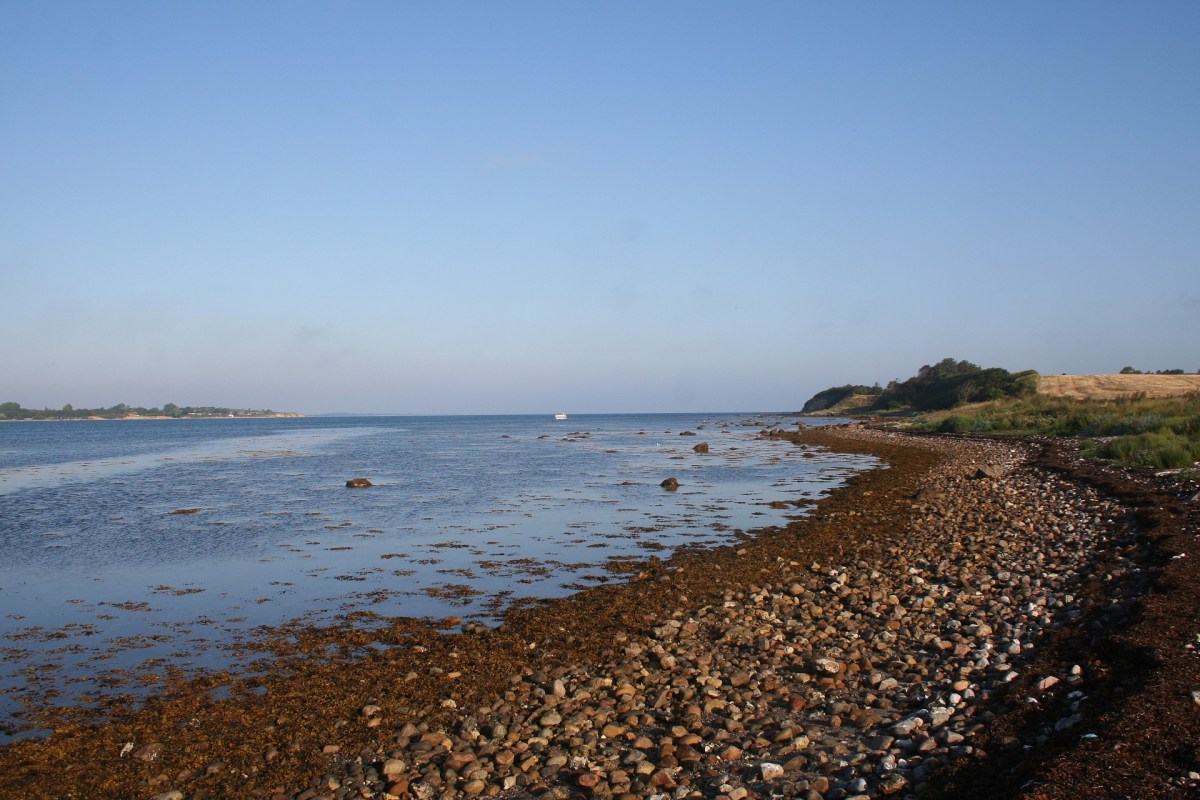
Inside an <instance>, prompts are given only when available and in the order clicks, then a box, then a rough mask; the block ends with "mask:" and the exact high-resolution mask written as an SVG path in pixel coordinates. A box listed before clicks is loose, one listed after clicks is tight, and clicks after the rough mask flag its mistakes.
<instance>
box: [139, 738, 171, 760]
mask: <svg viewBox="0 0 1200 800" xmlns="http://www.w3.org/2000/svg"><path fill="white" fill-rule="evenodd" d="M164 749H165V747H164V745H163V743H162V742H151V743H150V744H148V745H146V746H145V747H140V748H138V749H137V750H134V751H133V757H134V758H136V759H137V760H138V761H153V760H154V759H156V758H158V757H159V756H160V755H161V754H162V751H163V750H164Z"/></svg>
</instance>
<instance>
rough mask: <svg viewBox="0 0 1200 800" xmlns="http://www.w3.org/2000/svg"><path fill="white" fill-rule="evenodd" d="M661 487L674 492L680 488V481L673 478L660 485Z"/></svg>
mask: <svg viewBox="0 0 1200 800" xmlns="http://www.w3.org/2000/svg"><path fill="white" fill-rule="evenodd" d="M659 486H661V487H662V488H664V489H667V490H669V491H672V492H673V491H675V490H676V489H678V488H679V481H678V480H677V479H676V478H674V477H671V478H667V479H666V480H665V481H663V482H662V483H660V484H659Z"/></svg>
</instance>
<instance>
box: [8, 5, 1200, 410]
mask: <svg viewBox="0 0 1200 800" xmlns="http://www.w3.org/2000/svg"><path fill="white" fill-rule="evenodd" d="M1197 42H1200V4H1197V3H1195V2H1190V1H1189V2H1150V3H1137V4H1134V3H1102V2H1061V3H1042V2H1008V3H990V4H984V3H951V2H944V3H920V2H912V3H882V2H880V3H854V4H848V3H804V2H760V3H752V4H745V3H730V2H722V3H712V2H659V3H635V2H606V3H589V4H585V3H561V2H554V3H550V2H545V3H540V2H539V3H528V2H525V3H522V2H518V3H482V2H479V3H466V2H464V3H423V4H422V3H395V2H320V3H318V2H249V3H245V2H203V3H199V2H191V3H183V2H181V3H156V2H120V1H114V2H105V3H92V2H78V3H72V2H56V1H55V0H49V1H48V2H22V1H19V0H6V1H5V2H0V337H3V341H4V343H5V346H4V347H3V348H2V349H0V395H2V396H0V401H9V400H11V401H16V402H19V403H21V404H22V405H24V406H26V407H31V408H40V407H59V406H61V405H63V404H64V403H73V404H74V405H76V406H81V407H82V406H109V405H113V404H115V403H118V402H125V403H129V404H131V405H146V406H153V405H160V404H162V403H165V402H174V403H178V404H184V405H188V404H196V405H199V404H218V405H229V406H239V407H255V408H262V407H270V408H276V409H294V410H300V411H304V412H307V413H318V412H323V411H367V412H398V413H509V412H514V413H520V412H530V413H542V412H552V411H557V410H560V409H565V410H568V411H573V412H578V413H583V412H604V411H702V410H767V409H771V410H780V409H794V408H798V407H799V406H800V405H801V404H802V403H803V402H804V400H806V399H807V398H808V397H809V396H811V395H812V394H813V393H814V392H816V391H817V390H819V389H822V388H824V387H826V386H829V385H831V384H840V383H846V382H874V381H879V382H886V381H888V380H890V379H893V378H905V377H908V376H909V375H911V374H913V373H914V372H915V371H916V369H917V368H918V367H920V366H921V365H922V364H926V363H932V362H935V361H938V360H940V359H942V358H944V357H947V356H951V357H955V358H965V359H968V360H971V361H974V362H976V363H978V364H981V365H983V366H1001V367H1006V368H1008V369H1012V370H1017V369H1038V370H1041V371H1043V372H1115V371H1117V370H1118V369H1120V368H1121V367H1122V366H1125V365H1133V366H1136V367H1139V368H1142V369H1151V370H1152V369H1165V368H1183V369H1186V370H1188V371H1194V370H1196V369H1200V347H1198V346H1197V343H1198V342H1200V80H1197V76H1200V47H1197Z"/></svg>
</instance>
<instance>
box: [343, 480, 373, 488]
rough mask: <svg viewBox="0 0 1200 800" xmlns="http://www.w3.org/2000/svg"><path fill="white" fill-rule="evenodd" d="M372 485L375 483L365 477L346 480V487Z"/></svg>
mask: <svg viewBox="0 0 1200 800" xmlns="http://www.w3.org/2000/svg"><path fill="white" fill-rule="evenodd" d="M374 485H375V484H373V483H371V482H370V481H369V480H367V479H366V478H351V479H350V480H348V481H346V488H347V489H366V488H367V487H368V486H374Z"/></svg>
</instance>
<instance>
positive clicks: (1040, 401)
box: [916, 394, 1200, 469]
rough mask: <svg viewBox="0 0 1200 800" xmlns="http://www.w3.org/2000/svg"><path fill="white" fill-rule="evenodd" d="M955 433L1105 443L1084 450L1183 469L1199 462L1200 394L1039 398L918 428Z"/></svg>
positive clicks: (952, 414)
mask: <svg viewBox="0 0 1200 800" xmlns="http://www.w3.org/2000/svg"><path fill="white" fill-rule="evenodd" d="M916 426H917V427H919V428H924V429H926V430H939V431H945V432H950V433H1012V434H1025V435H1041V436H1075V437H1080V438H1083V439H1101V440H1102V441H1100V442H1085V448H1084V449H1085V451H1086V452H1087V453H1088V454H1089V455H1093V456H1095V457H1098V458H1106V459H1111V460H1113V461H1116V462H1118V463H1121V464H1126V465H1130V466H1143V467H1154V468H1158V469H1178V468H1187V467H1191V466H1192V465H1193V464H1195V463H1196V462H1197V461H1200V394H1194V395H1188V396H1187V397H1170V398H1155V399H1150V398H1146V397H1145V396H1131V397H1124V398H1120V399H1115V400H1068V399H1065V398H1059V397H1046V396H1043V395H1036V396H1033V397H1020V398H1011V399H1005V400H997V401H995V402H992V403H985V404H981V405H977V406H971V407H969V408H958V409H954V410H951V411H949V412H940V413H930V414H926V415H924V417H923V418H922V419H921V420H920V421H918V422H917V424H916Z"/></svg>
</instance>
